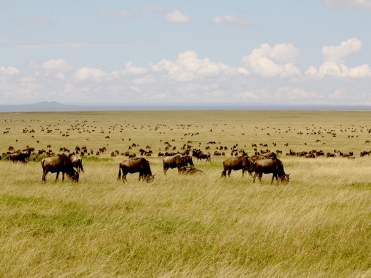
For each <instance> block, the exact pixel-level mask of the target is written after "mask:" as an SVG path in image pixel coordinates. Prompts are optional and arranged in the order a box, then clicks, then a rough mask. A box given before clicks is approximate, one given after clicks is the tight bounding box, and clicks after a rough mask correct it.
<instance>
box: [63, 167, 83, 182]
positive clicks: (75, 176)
mask: <svg viewBox="0 0 371 278" xmlns="http://www.w3.org/2000/svg"><path fill="white" fill-rule="evenodd" d="M73 170H74V171H73V172H69V173H66V175H67V176H68V177H69V178H71V180H72V181H74V182H78V181H79V176H80V175H79V172H77V171H76V170H75V169H73Z"/></svg>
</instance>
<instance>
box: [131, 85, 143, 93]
mask: <svg viewBox="0 0 371 278" xmlns="http://www.w3.org/2000/svg"><path fill="white" fill-rule="evenodd" d="M130 89H132V90H133V91H134V92H137V93H140V92H142V90H141V89H139V88H138V87H136V86H130Z"/></svg>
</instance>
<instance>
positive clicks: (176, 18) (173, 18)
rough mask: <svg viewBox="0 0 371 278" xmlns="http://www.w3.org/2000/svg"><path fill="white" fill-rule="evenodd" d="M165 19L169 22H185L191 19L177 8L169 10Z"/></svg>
mask: <svg viewBox="0 0 371 278" xmlns="http://www.w3.org/2000/svg"><path fill="white" fill-rule="evenodd" d="M165 20H166V21H169V22H175V23H187V22H189V21H191V19H190V18H189V17H188V16H187V15H185V14H183V13H181V12H180V11H178V10H173V11H171V12H169V13H168V14H166V15H165Z"/></svg>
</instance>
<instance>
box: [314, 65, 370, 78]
mask: <svg viewBox="0 0 371 278" xmlns="http://www.w3.org/2000/svg"><path fill="white" fill-rule="evenodd" d="M317 76H318V77H319V78H323V77H325V76H330V77H335V78H347V77H348V78H366V77H371V69H370V67H369V66H368V65H366V64H364V65H362V66H358V67H354V68H348V67H347V66H346V65H344V64H338V63H334V62H325V63H323V64H322V65H321V66H320V67H319V70H318V74H317Z"/></svg>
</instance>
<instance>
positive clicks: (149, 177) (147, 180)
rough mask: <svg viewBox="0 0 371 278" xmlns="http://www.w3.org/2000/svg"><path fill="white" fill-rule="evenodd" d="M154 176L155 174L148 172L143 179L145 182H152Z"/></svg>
mask: <svg viewBox="0 0 371 278" xmlns="http://www.w3.org/2000/svg"><path fill="white" fill-rule="evenodd" d="M155 176H156V174H154V175H151V174H148V175H146V176H145V177H144V180H145V181H146V182H153V180H154V179H155Z"/></svg>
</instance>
